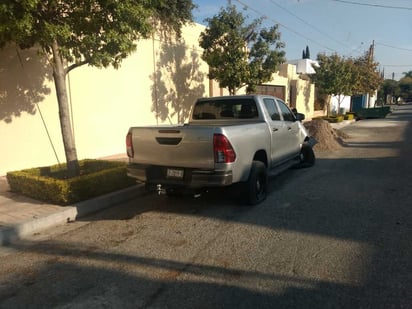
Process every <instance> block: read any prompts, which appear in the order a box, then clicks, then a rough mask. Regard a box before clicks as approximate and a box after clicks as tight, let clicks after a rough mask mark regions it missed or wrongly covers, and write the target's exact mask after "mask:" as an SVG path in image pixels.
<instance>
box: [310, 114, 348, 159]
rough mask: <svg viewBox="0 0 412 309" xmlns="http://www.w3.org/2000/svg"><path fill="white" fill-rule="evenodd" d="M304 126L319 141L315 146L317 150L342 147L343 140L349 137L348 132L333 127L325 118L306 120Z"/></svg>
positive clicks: (330, 149) (331, 149)
mask: <svg viewBox="0 0 412 309" xmlns="http://www.w3.org/2000/svg"><path fill="white" fill-rule="evenodd" d="M304 126H305V127H306V129H307V130H308V131H309V135H311V136H313V137H314V138H315V139H316V140H317V141H318V143H317V144H316V145H315V146H314V147H313V149H314V150H316V151H333V150H337V149H339V148H341V144H342V140H343V139H345V138H347V136H346V134H345V133H343V132H341V131H339V130H336V129H334V128H332V126H331V125H330V124H329V122H327V121H326V120H323V119H313V120H311V121H308V122H305V123H304Z"/></svg>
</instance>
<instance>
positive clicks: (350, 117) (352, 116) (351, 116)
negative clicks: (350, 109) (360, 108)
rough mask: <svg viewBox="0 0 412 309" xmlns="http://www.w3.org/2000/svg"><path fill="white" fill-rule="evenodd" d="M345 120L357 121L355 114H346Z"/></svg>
mask: <svg viewBox="0 0 412 309" xmlns="http://www.w3.org/2000/svg"><path fill="white" fill-rule="evenodd" d="M344 119H345V120H353V119H355V114H354V113H346V115H345V117H344Z"/></svg>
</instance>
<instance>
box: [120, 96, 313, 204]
mask: <svg viewBox="0 0 412 309" xmlns="http://www.w3.org/2000/svg"><path fill="white" fill-rule="evenodd" d="M304 117H305V116H304V115H303V114H299V113H296V112H295V113H294V112H292V111H291V110H290V109H289V107H288V106H287V105H286V104H285V103H284V102H283V101H282V100H280V99H278V98H276V97H273V96H267V95H242V96H222V97H210V98H201V99H198V100H197V101H196V103H195V104H194V106H193V109H192V113H191V116H190V120H189V122H188V123H186V124H182V125H174V126H173V125H168V126H145V127H131V128H130V129H129V132H128V134H127V136H126V148H127V155H128V157H129V163H128V167H127V174H128V176H130V177H134V178H136V179H137V180H138V181H140V182H143V183H146V184H147V185H153V186H155V187H157V188H158V190H159V192H160V191H161V192H165V193H166V194H168V195H177V194H179V193H181V192H183V191H187V190H190V191H195V190H201V189H206V188H210V187H219V186H230V185H232V184H238V185H240V186H243V187H242V190H240V192H241V193H242V194H244V195H245V196H244V198H245V199H244V200H245V201H247V203H248V204H251V205H253V204H258V203H260V202H262V201H263V200H264V199H265V198H266V196H267V185H268V175H269V174H271V173H277V172H280V171H283V170H285V169H286V168H289V167H291V166H312V165H313V164H314V163H315V155H314V152H313V149H312V146H313V145H314V144H315V143H316V141H315V140H314V139H313V138H311V137H310V136H309V135H308V132H307V131H306V129H305V127H304V126H303V125H302V123H301V120H303V119H304Z"/></svg>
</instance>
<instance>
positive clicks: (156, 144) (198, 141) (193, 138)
mask: <svg viewBox="0 0 412 309" xmlns="http://www.w3.org/2000/svg"><path fill="white" fill-rule="evenodd" d="M129 132H131V133H132V143H133V149H134V156H133V158H131V159H130V163H140V164H153V162H156V163H157V165H162V166H176V167H196V168H200V169H213V168H214V154H213V133H214V128H213V127H210V126H209V127H206V126H205V127H203V126H187V125H184V126H173V127H133V128H131V129H130V131H129Z"/></svg>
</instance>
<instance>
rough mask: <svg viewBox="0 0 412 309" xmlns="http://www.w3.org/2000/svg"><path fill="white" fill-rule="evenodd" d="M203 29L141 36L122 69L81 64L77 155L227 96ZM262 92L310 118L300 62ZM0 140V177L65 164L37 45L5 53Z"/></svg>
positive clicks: (74, 113)
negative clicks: (174, 37) (177, 35)
mask: <svg viewBox="0 0 412 309" xmlns="http://www.w3.org/2000/svg"><path fill="white" fill-rule="evenodd" d="M203 30H204V26H202V25H199V24H193V25H191V26H187V27H185V28H184V29H183V33H182V38H183V39H182V40H181V41H179V42H173V43H170V42H169V41H167V40H163V39H162V38H161V37H153V38H152V39H148V40H143V41H140V42H138V46H137V50H136V52H135V53H133V54H132V55H130V56H129V57H128V58H126V59H125V60H124V61H123V62H122V65H121V67H120V68H119V69H118V70H115V69H113V68H106V69H98V68H94V67H89V66H83V67H79V68H77V69H75V70H73V71H71V72H70V74H69V76H68V77H67V86H68V92H69V100H70V110H71V117H72V124H73V131H74V136H75V143H76V148H77V154H78V158H79V159H85V158H101V157H106V156H110V155H114V154H121V153H124V152H125V135H126V133H127V130H128V128H129V127H130V126H146V125H163V124H176V123H182V122H185V121H186V120H187V119H188V116H189V114H190V109H191V106H192V104H193V102H194V101H195V100H196V98H198V97H202V96H216V95H224V94H227V92H226V91H225V90H224V89H220V88H219V86H218V84H217V83H216V82H215V81H212V80H209V78H208V75H207V73H208V66H207V64H206V63H205V62H204V61H202V59H201V53H202V50H201V48H200V47H199V44H198V39H199V35H200V33H201V32H202V31H203ZM258 92H259V93H268V94H274V95H277V96H279V97H281V98H282V99H284V100H285V102H287V103H288V104H289V105H290V106H291V107H296V108H297V109H298V111H299V112H302V113H304V114H305V115H306V117H307V118H310V117H311V116H312V115H313V112H314V111H313V106H314V85H313V84H311V83H310V82H309V80H308V79H305V78H304V77H302V74H298V73H296V65H293V64H283V65H281V66H280V68H279V72H277V73H276V74H274V75H273V79H272V80H271V81H270V82H268V83H265V84H264V85H261V86H259V87H258ZM0 143H1V145H2V150H3V151H1V152H0V176H1V175H5V174H6V173H7V172H8V171H13V170H19V169H24V168H31V167H37V166H47V165H52V164H58V163H64V162H65V161H66V160H65V155H64V148H63V143H62V137H61V129H60V122H59V112H58V106H57V98H56V93H55V89H54V83H53V80H52V74H51V72H50V69H49V67H48V63H47V60H46V59H43V58H41V57H40V56H38V55H37V51H36V50H35V49H31V50H20V49H18V48H17V47H16V46H12V45H9V46H7V47H6V48H4V49H2V50H0Z"/></svg>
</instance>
